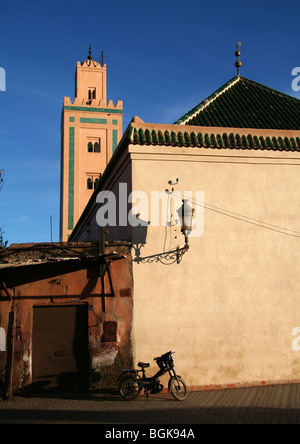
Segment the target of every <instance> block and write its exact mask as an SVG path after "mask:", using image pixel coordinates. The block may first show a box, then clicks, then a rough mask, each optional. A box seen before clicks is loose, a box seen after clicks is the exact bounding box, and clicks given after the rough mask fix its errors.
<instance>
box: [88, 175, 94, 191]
mask: <svg viewBox="0 0 300 444" xmlns="http://www.w3.org/2000/svg"><path fill="white" fill-rule="evenodd" d="M87 189H88V190H92V189H93V181H92V179H91V178H90V177H89V178H88V180H87Z"/></svg>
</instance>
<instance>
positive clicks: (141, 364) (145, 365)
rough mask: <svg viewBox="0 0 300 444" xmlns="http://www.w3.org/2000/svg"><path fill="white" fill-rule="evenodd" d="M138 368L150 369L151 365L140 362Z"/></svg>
mask: <svg viewBox="0 0 300 444" xmlns="http://www.w3.org/2000/svg"><path fill="white" fill-rule="evenodd" d="M138 366H139V367H141V368H147V367H150V364H149V363H145V362H139V363H138Z"/></svg>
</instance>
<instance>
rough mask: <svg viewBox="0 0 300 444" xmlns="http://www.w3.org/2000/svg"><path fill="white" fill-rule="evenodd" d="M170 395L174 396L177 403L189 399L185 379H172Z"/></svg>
mask: <svg viewBox="0 0 300 444" xmlns="http://www.w3.org/2000/svg"><path fill="white" fill-rule="evenodd" d="M169 390H170V393H171V394H172V395H173V396H174V398H175V399H177V401H183V400H184V399H185V398H186V397H187V393H188V392H187V386H186V383H185V382H184V380H183V379H181V378H180V377H179V376H177V378H175V376H173V378H171V380H170V383H169Z"/></svg>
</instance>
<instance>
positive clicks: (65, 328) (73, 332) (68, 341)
mask: <svg viewBox="0 0 300 444" xmlns="http://www.w3.org/2000/svg"><path fill="white" fill-rule="evenodd" d="M88 374H89V356H88V314H87V306H85V305H72V306H67V305H65V306H54V307H52V306H51V307H49V306H44V307H34V309H33V340H32V382H33V388H34V389H35V390H37V391H59V392H61V391H85V390H87V389H88Z"/></svg>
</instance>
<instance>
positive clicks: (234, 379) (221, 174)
mask: <svg viewBox="0 0 300 444" xmlns="http://www.w3.org/2000/svg"><path fill="white" fill-rule="evenodd" d="M130 151H131V152H132V156H133V172H132V175H133V189H135V190H145V191H147V192H148V193H149V192H150V191H151V190H158V191H162V190H165V189H166V188H169V189H170V188H171V187H170V185H168V181H169V180H172V181H173V182H174V181H175V179H176V178H179V182H178V185H174V189H175V192H176V191H181V192H182V193H183V191H193V192H196V191H204V196H205V197H204V204H205V206H206V208H205V212H204V233H203V235H202V236H201V237H199V238H191V239H190V250H189V251H188V252H187V253H186V254H185V255H184V257H183V260H182V262H181V264H177V263H175V264H173V265H162V264H161V263H160V262H158V263H151V264H149V263H136V262H134V267H133V274H134V320H133V343H134V354H135V359H136V361H137V360H150V359H152V357H154V356H156V355H158V354H161V353H164V352H166V351H167V350H169V349H172V350H174V351H176V355H175V359H176V361H175V362H176V367H177V368H178V371H179V373H180V374H181V375H182V376H183V377H184V378H185V379H186V380H187V383H188V384H189V385H192V386H203V385H204V386H207V385H208V386H210V385H218V384H238V383H252V382H261V381H273V380H276V381H279V380H282V381H286V380H293V379H297V378H299V377H300V360H299V356H298V355H297V353H296V352H295V351H293V350H292V340H293V339H294V337H293V336H292V334H291V333H292V330H293V328H294V327H296V326H298V324H299V322H300V310H299V303H298V295H299V292H300V282H299V279H298V276H299V272H300V259H299V241H300V239H299V237H300V227H299V204H298V199H299V198H298V189H299V186H300V175H299V167H300V158H299V155H298V154H297V153H296V154H293V153H282V152H280V153H274V152H272V153H263V152H258V153H257V152H247V154H246V155H245V153H241V152H239V151H236V152H232V151H231V152H230V151H222V152H221V153H220V152H218V153H216V151H215V150H209V151H208V150H206V151H205V153H204V154H203V155H202V154H199V152H198V153H197V154H196V155H194V154H190V153H191V150H190V149H184V148H182V149H179V148H177V149H174V150H173V149H171V150H170V149H167V150H166V149H159V148H157V147H156V148H155V149H154V150H153V149H152V148H146V147H142V149H141V148H136V147H131V149H130ZM151 151H152V152H153V151H154V152H155V154H154V155H150V153H151ZM170 151H171V152H170ZM172 151H174V152H172ZM158 152H160V153H159V154H158ZM175 153H176V154H175ZM151 156H153V157H155V160H150V157H151ZM223 210H226V211H223ZM229 212H232V213H229ZM222 213H223V214H222ZM233 213H234V214H233ZM176 235H177V236H178V237H177V239H175V236H176ZM180 236H181V238H180ZM166 239H167V242H166ZM178 239H179V240H180V246H182V245H183V240H184V239H183V236H182V235H180V234H179V233H178V228H177V231H176V232H175V227H173V228H168V229H167V230H166V228H165V227H161V228H159V227H154V228H152V227H151V225H150V226H149V229H148V235H147V243H146V245H145V246H144V247H143V248H142V256H144V257H145V256H148V255H154V254H157V253H160V252H162V251H163V250H164V246H165V250H167V248H166V246H169V248H170V249H172V248H176V246H177V244H178ZM153 371H154V368H153Z"/></svg>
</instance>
